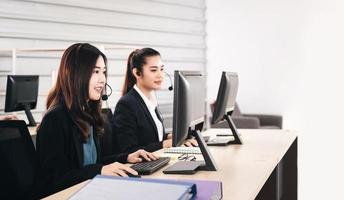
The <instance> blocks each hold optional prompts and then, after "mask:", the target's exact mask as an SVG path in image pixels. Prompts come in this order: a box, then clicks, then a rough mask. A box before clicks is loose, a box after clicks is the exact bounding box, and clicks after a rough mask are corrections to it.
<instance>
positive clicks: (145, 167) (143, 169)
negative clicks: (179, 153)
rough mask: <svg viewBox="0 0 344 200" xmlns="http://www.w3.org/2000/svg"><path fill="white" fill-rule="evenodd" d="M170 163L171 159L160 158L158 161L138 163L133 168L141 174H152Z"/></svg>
mask: <svg viewBox="0 0 344 200" xmlns="http://www.w3.org/2000/svg"><path fill="white" fill-rule="evenodd" d="M169 161H170V157H160V158H159V159H158V160H153V161H146V162H141V163H136V164H134V165H132V166H131V168H132V169H134V170H136V171H137V172H138V173H139V174H144V175H145V174H151V173H153V172H155V171H156V170H158V169H160V168H161V167H163V166H164V165H166V164H167V163H168V162H169Z"/></svg>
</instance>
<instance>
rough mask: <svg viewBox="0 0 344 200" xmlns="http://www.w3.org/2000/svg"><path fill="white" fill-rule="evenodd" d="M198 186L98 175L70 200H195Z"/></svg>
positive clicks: (168, 181)
mask: <svg viewBox="0 0 344 200" xmlns="http://www.w3.org/2000/svg"><path fill="white" fill-rule="evenodd" d="M196 194H197V191H196V185H195V184H194V183H191V182H185V181H179V180H178V181H175V180H166V179H151V178H126V177H116V176H103V175H98V176H96V177H95V178H93V179H92V180H91V181H90V182H89V183H88V184H86V185H85V186H84V187H83V188H81V189H80V190H79V191H78V192H77V193H75V194H74V195H73V196H72V197H71V198H70V199H73V200H74V199H75V200H77V199H92V200H103V199H123V200H129V199H152V200H154V199H159V200H160V199H164V200H169V199H170V200H175V199H183V200H184V199H194V198H195V196H196Z"/></svg>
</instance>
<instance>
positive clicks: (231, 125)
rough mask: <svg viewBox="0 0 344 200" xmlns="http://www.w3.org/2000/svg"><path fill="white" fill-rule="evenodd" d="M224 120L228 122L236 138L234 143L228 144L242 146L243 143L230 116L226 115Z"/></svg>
mask: <svg viewBox="0 0 344 200" xmlns="http://www.w3.org/2000/svg"><path fill="white" fill-rule="evenodd" d="M223 118H224V119H225V120H226V121H227V123H228V126H229V128H230V129H231V131H232V134H233V136H234V141H230V142H229V143H228V144H242V141H241V139H240V137H239V134H238V131H237V128H236V127H235V124H234V122H233V120H232V118H231V117H230V116H229V115H228V114H226V115H224V116H223ZM228 136H232V135H228Z"/></svg>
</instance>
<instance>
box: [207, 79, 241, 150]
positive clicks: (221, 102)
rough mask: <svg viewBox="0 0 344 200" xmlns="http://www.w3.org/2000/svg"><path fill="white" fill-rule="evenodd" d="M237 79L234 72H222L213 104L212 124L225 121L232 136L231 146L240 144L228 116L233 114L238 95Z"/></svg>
mask: <svg viewBox="0 0 344 200" xmlns="http://www.w3.org/2000/svg"><path fill="white" fill-rule="evenodd" d="M238 86H239V79H238V74H237V73H234V72H222V76H221V81H220V86H219V90H218V93H217V98H216V102H215V107H214V112H213V118H212V122H211V123H212V124H216V123H218V122H219V121H221V120H223V119H225V120H226V121H227V123H228V125H229V128H230V129H231V131H232V134H233V136H234V141H232V142H230V143H231V144H242V141H241V139H240V137H239V136H238V131H237V129H236V127H235V124H234V122H233V120H232V119H231V117H230V115H231V114H232V113H233V110H234V105H235V101H236V96H237V93H238Z"/></svg>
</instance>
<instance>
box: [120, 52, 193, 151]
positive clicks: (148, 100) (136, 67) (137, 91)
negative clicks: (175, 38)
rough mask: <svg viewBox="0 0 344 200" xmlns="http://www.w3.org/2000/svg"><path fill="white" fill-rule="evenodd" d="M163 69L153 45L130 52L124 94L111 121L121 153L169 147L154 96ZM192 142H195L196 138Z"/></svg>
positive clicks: (162, 76)
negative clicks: (112, 121)
mask: <svg viewBox="0 0 344 200" xmlns="http://www.w3.org/2000/svg"><path fill="white" fill-rule="evenodd" d="M163 70H164V65H163V64H162V61H161V56H160V53H159V52H158V51H156V50H154V49H152V48H143V49H137V50H135V51H133V52H132V53H131V54H130V55H129V58H128V63H127V72H126V76H125V82H124V86H123V90H122V95H123V97H122V98H121V99H120V100H119V101H118V103H117V105H116V108H115V112H114V123H113V130H114V131H115V133H116V135H117V137H118V143H119V147H120V149H121V151H122V152H134V151H136V150H137V149H145V150H146V151H150V152H152V151H156V150H158V149H161V148H168V147H171V146H172V139H171V134H168V135H166V134H165V129H164V126H163V121H162V118H161V116H160V114H159V111H158V108H157V101H156V99H155V95H154V91H155V90H159V89H160V88H161V83H162V81H163V78H164V72H163ZM191 143H192V144H194V145H197V142H196V141H195V140H191ZM191 143H190V142H188V143H187V145H188V146H191Z"/></svg>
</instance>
